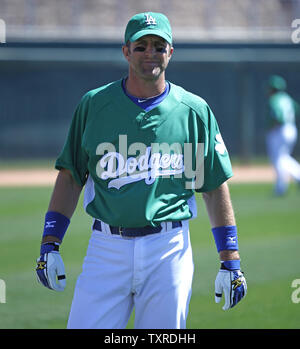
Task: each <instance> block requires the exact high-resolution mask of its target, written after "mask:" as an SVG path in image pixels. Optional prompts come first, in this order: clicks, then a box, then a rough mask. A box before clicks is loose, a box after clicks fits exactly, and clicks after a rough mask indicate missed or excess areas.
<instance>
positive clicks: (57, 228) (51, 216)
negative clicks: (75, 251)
mask: <svg viewBox="0 0 300 349" xmlns="http://www.w3.org/2000/svg"><path fill="white" fill-rule="evenodd" d="M69 224H70V220H69V218H68V217H66V216H64V215H63V214H61V213H59V212H53V211H48V212H47V213H46V216H45V225H44V233H43V237H45V236H47V235H52V236H55V237H57V238H58V239H59V240H60V241H62V239H63V238H64V235H65V233H66V231H67V229H68V226H69Z"/></svg>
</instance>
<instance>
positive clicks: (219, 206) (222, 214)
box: [203, 182, 240, 261]
mask: <svg viewBox="0 0 300 349" xmlns="http://www.w3.org/2000/svg"><path fill="white" fill-rule="evenodd" d="M203 199H204V202H205V205H206V209H207V213H208V216H209V219H210V223H211V227H212V228H216V227H222V226H226V225H236V221H235V217H234V211H233V207H232V203H231V199H230V193H229V188H228V185H227V183H226V182H224V183H223V184H222V185H220V186H219V187H218V188H217V189H215V190H212V191H210V192H206V193H203ZM219 256H220V260H222V261H226V260H233V259H240V256H239V253H238V251H237V250H222V251H220V253H219Z"/></svg>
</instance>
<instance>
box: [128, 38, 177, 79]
mask: <svg viewBox="0 0 300 349" xmlns="http://www.w3.org/2000/svg"><path fill="white" fill-rule="evenodd" d="M123 53H124V56H125V58H126V59H127V61H128V63H129V73H130V74H134V75H136V76H138V77H139V78H141V79H143V80H157V79H158V78H159V77H160V76H161V74H162V73H164V71H165V70H166V68H167V66H168V63H169V60H170V58H171V55H172V53H173V47H171V46H170V44H169V43H168V42H167V41H165V40H164V39H162V38H161V37H159V36H156V35H145V36H143V37H141V38H140V39H138V40H137V41H134V42H132V43H129V44H128V45H126V46H123Z"/></svg>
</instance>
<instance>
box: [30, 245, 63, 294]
mask: <svg viewBox="0 0 300 349" xmlns="http://www.w3.org/2000/svg"><path fill="white" fill-rule="evenodd" d="M35 270H36V275H37V280H38V282H39V283H41V284H42V285H44V286H45V287H48V288H50V290H54V291H59V292H61V291H63V290H64V289H65V287H66V275H65V267H64V263H63V260H62V258H61V256H60V254H59V244H58V243H55V242H51V243H44V244H42V245H41V255H40V257H39V258H38V259H37V267H36V269H35Z"/></svg>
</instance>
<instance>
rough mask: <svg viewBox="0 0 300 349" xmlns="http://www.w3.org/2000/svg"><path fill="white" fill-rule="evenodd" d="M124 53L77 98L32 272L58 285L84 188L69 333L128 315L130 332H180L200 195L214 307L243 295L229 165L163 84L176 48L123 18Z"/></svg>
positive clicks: (201, 105) (156, 21) (116, 322)
mask: <svg viewBox="0 0 300 349" xmlns="http://www.w3.org/2000/svg"><path fill="white" fill-rule="evenodd" d="M122 50H123V54H124V57H125V59H126V60H127V62H128V75H127V76H126V77H124V78H122V79H120V80H118V81H114V82H112V83H109V84H107V85H105V86H102V87H100V88H97V89H95V90H92V91H89V92H88V93H86V94H85V95H84V96H83V98H82V100H81V101H80V103H79V104H78V107H77V109H76V111H75V114H74V117H73V120H72V123H71V126H70V129H69V133H68V137H67V140H66V143H65V145H64V147H63V149H62V152H61V154H60V155H59V157H58V159H57V161H56V165H55V167H56V168H57V169H58V170H59V172H58V176H57V180H56V183H55V186H54V190H53V194H52V197H51V200H50V204H49V208H48V211H47V213H46V216H45V226H44V232H43V238H42V244H41V251H40V257H39V259H38V264H37V268H36V272H37V276H38V280H39V281H40V282H41V283H42V284H43V285H44V286H46V287H48V288H50V289H52V290H56V291H62V290H63V289H64V288H65V285H66V279H65V271H64V264H63V261H62V258H61V256H60V254H59V247H60V244H61V243H62V241H63V237H64V235H65V232H66V231H67V228H68V225H69V223H70V219H71V217H72V214H73V212H74V210H75V207H76V205H77V202H78V198H79V195H80V193H81V190H82V188H83V187H84V208H85V210H86V212H87V213H88V214H89V215H90V216H91V217H93V224H92V234H91V238H90V241H89V245H88V249H87V254H86V257H85V259H84V262H83V267H82V273H81V274H80V275H79V277H78V280H77V283H76V286H75V291H74V297H73V302H72V306H71V310H70V315H69V319H68V325H67V327H68V328H70V329H76V328H102V329H103V328H110V329H116V328H125V327H126V325H127V322H128V319H129V317H130V315H131V313H132V311H133V308H134V309H135V328H138V329H140V328H144V329H147V328H151V329H153V328H156V329H168V328H169V329H172V328H173V329H177V328H185V327H186V319H187V315H188V307H189V301H190V297H191V288H192V278H193V272H194V265H193V257H192V248H191V243H190V235H189V220H190V219H193V218H195V217H196V215H197V212H196V211H197V210H196V202H195V196H194V195H195V193H197V192H199V193H203V198H204V200H205V203H206V207H207V212H208V215H209V218H210V221H211V225H212V232H213V235H214V239H215V243H216V248H217V251H218V252H219V256H220V262H221V264H220V265H221V267H220V269H219V271H218V272H217V277H216V281H215V300H216V302H217V303H219V302H220V301H221V298H222V295H224V298H225V304H224V306H223V309H224V310H227V309H230V308H232V307H234V306H235V305H236V304H237V303H238V302H239V301H240V300H241V299H242V298H243V297H244V296H245V295H246V292H247V285H246V281H245V278H244V276H243V273H242V272H241V271H240V268H241V267H240V256H239V252H238V237H237V227H236V222H235V218H234V212H233V209H232V205H231V200H230V194H229V190H228V186H227V184H226V181H227V179H228V178H230V177H231V176H232V169H231V164H230V159H229V155H228V152H227V149H226V147H225V145H224V142H223V140H222V137H221V134H220V130H219V127H218V124H217V121H216V119H215V117H214V115H213V113H212V111H211V109H210V107H209V106H208V105H207V103H206V102H205V101H204V100H203V99H202V98H200V97H198V96H196V95H194V94H192V93H190V92H187V91H186V90H184V89H183V88H181V87H179V86H176V85H175V84H173V83H171V82H169V81H167V80H166V79H165V71H166V68H167V66H168V63H169V61H170V59H171V57H172V54H173V50H174V49H173V47H172V31H171V27H170V23H169V20H168V19H167V17H166V16H165V15H163V14H161V13H152V12H149V13H139V14H136V15H135V16H133V17H132V18H131V19H130V20H129V22H128V24H127V27H126V31H125V44H124V46H123V47H122ZM199 233H200V232H199ZM204 282H205V281H204Z"/></svg>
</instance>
